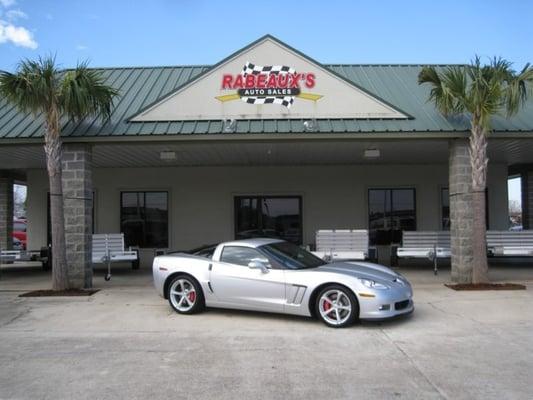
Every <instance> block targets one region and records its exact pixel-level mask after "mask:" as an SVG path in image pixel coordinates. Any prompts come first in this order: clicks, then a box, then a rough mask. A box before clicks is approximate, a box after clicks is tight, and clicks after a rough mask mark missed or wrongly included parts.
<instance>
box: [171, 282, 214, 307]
mask: <svg viewBox="0 0 533 400" xmlns="http://www.w3.org/2000/svg"><path fill="white" fill-rule="evenodd" d="M168 302H169V303H170V305H171V307H172V308H173V309H174V310H175V311H176V312H178V313H180V314H195V313H198V312H200V311H202V310H203V309H204V307H205V300H204V294H203V292H202V288H201V287H200V284H199V283H198V282H197V281H196V279H194V278H192V277H190V276H188V275H178V276H176V277H174V278H173V279H172V281H171V282H170V285H169V286H168Z"/></svg>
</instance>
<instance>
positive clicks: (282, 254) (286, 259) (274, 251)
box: [261, 242, 326, 269]
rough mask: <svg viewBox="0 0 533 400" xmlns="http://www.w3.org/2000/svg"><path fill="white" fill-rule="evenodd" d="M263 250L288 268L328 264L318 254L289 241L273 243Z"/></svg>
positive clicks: (262, 248)
mask: <svg viewBox="0 0 533 400" xmlns="http://www.w3.org/2000/svg"><path fill="white" fill-rule="evenodd" d="M261 250H262V251H263V252H264V253H265V254H266V255H268V256H269V257H271V258H272V259H273V260H275V261H277V262H278V263H280V264H281V265H283V266H284V267H285V268H288V269H305V268H316V267H320V266H321V265H324V264H326V262H325V261H324V260H321V259H320V258H318V257H317V256H315V255H313V254H311V253H310V252H308V251H307V250H304V249H302V248H301V247H298V246H296V245H294V244H292V243H289V242H278V243H271V244H267V245H264V246H261Z"/></svg>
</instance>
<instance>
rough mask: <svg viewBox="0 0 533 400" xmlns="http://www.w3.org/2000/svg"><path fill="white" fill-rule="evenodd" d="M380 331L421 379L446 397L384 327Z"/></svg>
mask: <svg viewBox="0 0 533 400" xmlns="http://www.w3.org/2000/svg"><path fill="white" fill-rule="evenodd" d="M380 331H381V333H382V334H383V336H384V337H385V339H386V340H387V341H388V342H390V343H391V344H392V345H393V346H394V347H395V348H396V349H397V350H398V351H399V352H400V353H401V354H402V355H403V356H404V357H405V358H406V359H407V361H408V362H409V364H411V366H412V367H413V368H414V369H415V371H416V372H417V373H418V374H419V375H420V376H421V377H422V379H423V380H424V381H425V382H426V383H427V384H428V385H429V386H430V387H431V388H432V389H433V390H434V391H435V392H436V393H437V394H438V395H439V396H440V398H442V399H448V396H446V394H445V393H443V392H442V390H441V389H440V388H439V387H438V386H437V385H436V384H435V383H433V381H432V380H431V379H430V378H429V377H428V376H427V375H426V374H425V373H424V372H423V371H422V369H421V368H420V367H419V366H418V365H417V364H416V362H415V361H414V360H413V359H412V358H411V357H410V356H409V354H407V352H406V351H405V350H404V349H402V347H401V346H400V345H399V344H398V343H396V342H395V341H394V339H392V338H391V337H390V336H389V335H388V334H387V332H385V330H384V329H380Z"/></svg>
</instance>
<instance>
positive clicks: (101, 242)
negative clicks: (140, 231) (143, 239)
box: [92, 233, 139, 281]
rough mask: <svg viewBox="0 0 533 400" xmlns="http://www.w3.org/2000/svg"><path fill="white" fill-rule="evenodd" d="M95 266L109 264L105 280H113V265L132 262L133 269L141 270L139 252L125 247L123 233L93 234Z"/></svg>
mask: <svg viewBox="0 0 533 400" xmlns="http://www.w3.org/2000/svg"><path fill="white" fill-rule="evenodd" d="M92 262H93V264H107V275H106V277H105V280H106V281H108V280H110V279H111V263H113V262H131V266H132V268H133V269H137V268H139V251H138V250H137V249H133V248H131V247H130V248H129V249H128V250H126V249H125V247H124V234H123V233H95V234H93V251H92Z"/></svg>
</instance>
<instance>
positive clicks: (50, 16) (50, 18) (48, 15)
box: [44, 13, 54, 21]
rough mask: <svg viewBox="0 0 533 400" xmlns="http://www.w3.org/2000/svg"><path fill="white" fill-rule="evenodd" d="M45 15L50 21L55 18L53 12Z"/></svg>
mask: <svg viewBox="0 0 533 400" xmlns="http://www.w3.org/2000/svg"><path fill="white" fill-rule="evenodd" d="M44 17H45V18H46V19H47V20H49V21H51V20H53V19H54V16H53V15H52V14H50V13H46V14H44Z"/></svg>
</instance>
